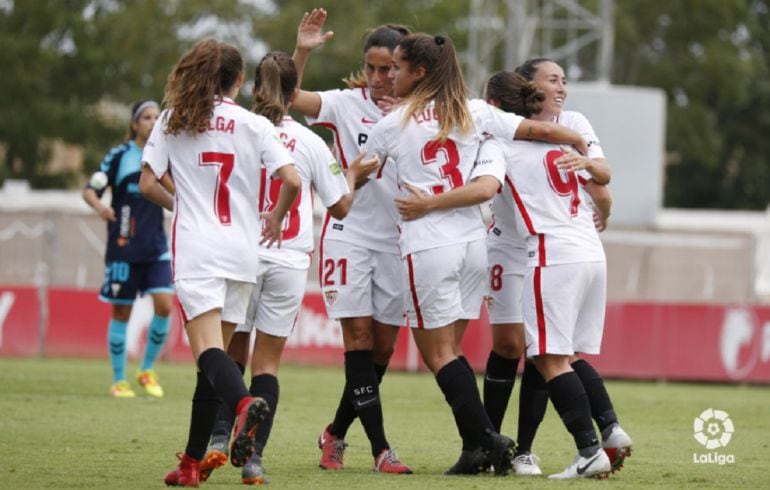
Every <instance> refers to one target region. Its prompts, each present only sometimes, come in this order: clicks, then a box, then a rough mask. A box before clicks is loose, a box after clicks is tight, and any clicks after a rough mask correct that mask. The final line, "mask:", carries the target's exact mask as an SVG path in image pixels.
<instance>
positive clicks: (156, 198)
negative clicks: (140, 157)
mask: <svg viewBox="0 0 770 490" xmlns="http://www.w3.org/2000/svg"><path fill="white" fill-rule="evenodd" d="M166 177H168V176H166V175H164V176H163V178H166ZM166 182H167V184H166V185H168V183H169V182H171V180H170V177H169V178H168V180H167V181H166ZM171 188H172V189H173V185H172V187H171ZM139 191H140V192H141V193H142V195H143V196H144V197H145V198H147V200H149V201H151V202H154V203H155V204H157V205H158V206H161V207H163V208H164V209H168V210H169V211H173V210H174V197H173V196H172V195H171V193H170V192H169V191H168V190H167V188H166V187H165V186H164V185H162V184H161V183H160V181H158V178H157V177H155V174H154V173H153V171H152V169H151V168H150V166H149V165H147V164H144V165H142V174H141V175H140V176H139Z"/></svg>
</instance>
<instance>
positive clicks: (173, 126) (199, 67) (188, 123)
mask: <svg viewBox="0 0 770 490" xmlns="http://www.w3.org/2000/svg"><path fill="white" fill-rule="evenodd" d="M241 72H243V59H242V58H241V54H240V53H239V52H238V50H237V49H236V48H235V47H233V46H231V45H229V44H225V43H221V42H219V41H217V40H216V39H204V40H203V41H199V42H197V43H195V44H194V45H193V47H192V48H190V49H189V50H188V51H187V52H186V53H185V54H183V55H182V57H181V58H179V61H178V62H177V64H176V65H175V66H174V68H173V69H172V70H171V73H170V74H169V76H168V80H167V81H166V92H165V96H164V97H163V106H164V107H167V108H169V109H171V111H169V112H170V114H167V117H168V121H167V124H166V133H167V134H179V133H180V132H182V131H187V132H191V133H195V132H201V131H205V130H206V128H207V127H208V123H209V120H210V119H211V115H212V113H213V111H214V102H215V100H214V99H215V97H216V96H217V95H220V96H221V95H222V94H223V93H225V92H227V91H229V90H230V89H232V88H233V86H234V85H235V83H236V81H237V80H238V77H239V76H240V74H241Z"/></svg>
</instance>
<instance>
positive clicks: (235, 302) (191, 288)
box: [174, 277, 254, 323]
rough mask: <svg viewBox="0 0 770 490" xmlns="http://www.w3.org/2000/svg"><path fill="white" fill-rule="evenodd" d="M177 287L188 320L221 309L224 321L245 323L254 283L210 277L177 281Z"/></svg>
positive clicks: (177, 294) (175, 284)
mask: <svg viewBox="0 0 770 490" xmlns="http://www.w3.org/2000/svg"><path fill="white" fill-rule="evenodd" d="M174 287H175V289H176V296H177V298H178V299H179V304H180V306H181V307H182V313H183V314H184V316H185V318H184V320H185V321H190V320H192V319H194V318H195V317H198V316H200V315H202V314H203V313H206V312H207V311H211V310H215V309H221V310H222V321H223V322H229V323H242V322H243V320H244V319H245V318H246V308H247V307H248V305H249V296H250V295H251V290H252V289H253V288H254V283H251V282H242V281H234V280H232V279H224V278H222V277H211V278H205V279H178V280H176V281H174Z"/></svg>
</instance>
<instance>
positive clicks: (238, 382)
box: [198, 348, 249, 415]
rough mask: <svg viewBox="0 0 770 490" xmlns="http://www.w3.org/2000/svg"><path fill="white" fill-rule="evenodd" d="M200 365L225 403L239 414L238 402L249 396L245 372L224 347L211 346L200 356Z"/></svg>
mask: <svg viewBox="0 0 770 490" xmlns="http://www.w3.org/2000/svg"><path fill="white" fill-rule="evenodd" d="M198 367H199V368H200V370H201V372H202V373H203V374H205V375H206V378H207V379H208V380H209V382H210V383H211V386H213V387H214V391H216V393H217V394H218V395H219V397H220V398H221V399H222V401H223V402H224V404H225V405H227V407H228V408H229V409H230V410H232V411H233V413H234V414H236V415H237V407H238V402H240V401H241V400H242V399H243V398H245V397H248V396H249V391H248V390H247V389H246V385H245V384H244V383H243V374H241V373H240V371H238V366H237V365H236V364H235V361H233V360H232V359H230V357H229V356H228V355H227V354H226V353H225V351H223V350H222V349H217V348H211V349H207V350H205V351H204V352H203V353H201V355H200V356H198Z"/></svg>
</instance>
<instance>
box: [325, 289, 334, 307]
mask: <svg viewBox="0 0 770 490" xmlns="http://www.w3.org/2000/svg"><path fill="white" fill-rule="evenodd" d="M324 298H325V299H326V304H328V305H329V306H332V305H333V304H334V302H335V301H337V290H335V289H331V290H329V291H324Z"/></svg>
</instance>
